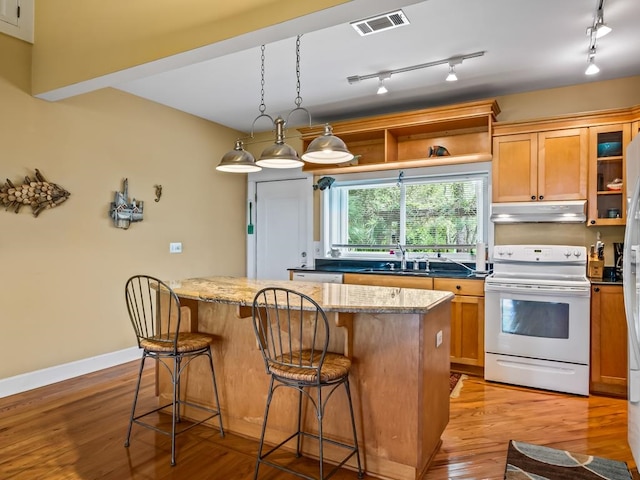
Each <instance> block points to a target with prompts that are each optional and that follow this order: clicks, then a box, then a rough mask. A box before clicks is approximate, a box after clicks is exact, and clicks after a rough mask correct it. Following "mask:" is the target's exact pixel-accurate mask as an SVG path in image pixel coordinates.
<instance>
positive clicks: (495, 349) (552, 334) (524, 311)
mask: <svg viewBox="0 0 640 480" xmlns="http://www.w3.org/2000/svg"><path fill="white" fill-rule="evenodd" d="M590 294H591V290H590V288H589V286H588V285H585V286H546V285H531V284H526V283H522V284H519V283H500V282H498V281H493V282H490V281H487V283H486V284H485V350H486V352H487V353H493V354H501V355H513V356H518V357H526V358H533V359H540V360H550V361H557V362H568V363H576V364H582V365H588V364H589V337H590V332H589V331H590V300H589V298H590Z"/></svg>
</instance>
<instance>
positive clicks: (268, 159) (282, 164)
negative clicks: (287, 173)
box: [256, 117, 304, 168]
mask: <svg viewBox="0 0 640 480" xmlns="http://www.w3.org/2000/svg"><path fill="white" fill-rule="evenodd" d="M273 123H274V124H275V126H276V141H275V143H274V144H273V145H271V146H269V147H267V148H265V149H264V151H263V152H262V155H260V159H258V161H257V162H256V164H257V165H259V166H261V167H267V168H296V167H301V166H302V165H304V162H302V161H301V160H300V158H299V157H298V152H296V151H295V149H294V148H293V147H291V146H290V145H287V144H286V143H284V119H283V118H282V117H277V118H276V119H275V121H274V122H273Z"/></svg>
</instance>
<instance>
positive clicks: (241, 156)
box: [216, 140, 262, 173]
mask: <svg viewBox="0 0 640 480" xmlns="http://www.w3.org/2000/svg"><path fill="white" fill-rule="evenodd" d="M216 170H219V171H221V172H231V173H250V172H259V171H260V170H262V168H261V167H259V166H258V165H256V160H255V158H253V155H251V154H250V153H249V152H247V151H246V150H245V149H244V146H243V143H242V140H236V146H235V148H234V149H233V150H231V151H230V152H227V153H225V154H224V156H223V157H222V160H220V163H219V164H218V166H217V167H216Z"/></svg>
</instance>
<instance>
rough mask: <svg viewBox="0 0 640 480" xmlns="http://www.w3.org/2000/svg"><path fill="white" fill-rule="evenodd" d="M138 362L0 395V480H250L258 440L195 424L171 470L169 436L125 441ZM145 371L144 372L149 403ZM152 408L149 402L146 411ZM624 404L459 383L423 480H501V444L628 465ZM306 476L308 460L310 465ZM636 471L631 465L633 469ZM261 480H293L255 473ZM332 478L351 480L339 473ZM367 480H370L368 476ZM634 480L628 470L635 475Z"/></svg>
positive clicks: (137, 431) (142, 432)
mask: <svg viewBox="0 0 640 480" xmlns="http://www.w3.org/2000/svg"><path fill="white" fill-rule="evenodd" d="M137 366H138V363H137V362H131V363H128V364H125V365H121V366H118V367H114V368H110V369H107V370H103V371H101V372H97V373H93V374H90V375H86V376H83V377H79V378H76V379H72V380H69V381H65V382H61V383H58V384H55V385H51V386H47V387H43V388H40V389H36V390H32V391H30V392H26V393H23V394H19V395H14V396H11V397H6V398H3V399H0V478H1V479H3V480H4V479H17V480H38V479H46V480H62V479H112V480H123V479H140V480H147V479H148V480H160V479H176V480H177V479H190V480H199V479H220V480H248V479H251V478H253V467H254V459H255V452H256V450H257V443H256V442H254V441H249V440H246V439H244V438H240V437H238V436H234V435H229V434H228V435H226V436H225V438H224V439H221V438H220V436H219V434H218V433H217V431H216V430H214V429H209V428H207V427H196V428H194V429H193V430H191V431H190V432H188V433H185V434H184V435H182V436H179V437H178V444H177V450H178V453H177V462H178V464H177V465H176V466H175V467H171V466H170V465H169V450H170V443H169V439H168V437H165V436H163V435H159V434H156V433H154V432H152V431H150V430H147V429H142V428H136V427H135V426H134V431H133V434H132V440H131V446H130V447H129V448H124V446H123V442H124V437H125V434H126V427H127V422H128V417H129V409H130V406H131V401H132V394H133V392H132V389H133V384H134V379H135V375H136V373H137ZM152 375H153V373H152V370H150V369H149V370H148V371H147V373H146V374H145V377H146V378H145V380H148V381H147V382H146V383H147V385H148V386H147V387H145V390H144V391H143V392H142V393H141V395H143V396H144V397H147V398H148V397H150V395H151V394H152V392H153V387H152V386H151V380H152ZM152 404H153V403H148V405H152ZM626 419H627V416H626V402H625V401H624V400H619V399H611V398H605V397H594V396H592V397H589V398H583V397H576V396H569V395H562V394H557V393H551V392H541V391H536V390H529V389H525V388H518V387H509V386H501V385H496V384H490V383H487V382H485V381H483V380H482V379H480V378H476V377H470V378H468V379H466V380H465V381H464V386H463V388H462V392H461V394H460V396H459V397H458V398H454V399H452V400H451V418H450V422H449V426H448V427H447V429H446V431H445V434H444V436H443V444H442V447H441V449H440V451H439V453H438V454H437V455H436V457H435V459H434V462H433V464H432V466H431V468H430V470H429V471H428V473H427V475H426V477H425V478H426V479H427V480H446V479H449V478H450V479H499V478H502V476H503V472H504V466H505V460H506V450H507V444H508V441H509V440H511V439H513V440H520V441H524V442H529V443H537V444H541V445H547V446H550V447H554V448H560V449H565V450H569V451H572V452H577V453H586V454H591V455H597V456H603V457H607V458H611V459H616V460H621V461H626V462H627V463H628V464H629V466H630V467H634V466H635V464H634V463H633V460H632V457H631V452H630V450H629V448H628V446H627V442H626ZM307 467H308V468H309V471H310V472H311V471H313V468H314V462H312V461H309V462H307ZM633 470H635V468H633ZM260 472H261V475H260V478H261V479H270V480H275V479H283V480H284V479H288V478H295V477H291V476H289V475H287V474H284V473H281V472H279V471H273V470H270V469H268V468H265V467H261V470H260ZM333 478H336V479H339V480H345V479H356V478H357V475H356V474H355V473H354V472H351V471H346V470H341V471H340V472H339V473H338V474H336V475H335V476H334V477H333ZM365 478H371V477H365ZM639 478H640V476H638V475H637V471H636V472H635V476H634V479H639Z"/></svg>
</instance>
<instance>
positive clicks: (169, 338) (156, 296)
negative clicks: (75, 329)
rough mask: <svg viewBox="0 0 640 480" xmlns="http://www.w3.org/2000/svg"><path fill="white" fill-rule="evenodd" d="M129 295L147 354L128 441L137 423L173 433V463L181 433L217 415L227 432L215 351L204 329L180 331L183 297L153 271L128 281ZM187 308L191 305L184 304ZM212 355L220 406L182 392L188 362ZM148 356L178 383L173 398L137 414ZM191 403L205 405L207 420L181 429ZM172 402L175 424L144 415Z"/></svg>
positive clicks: (135, 325) (134, 322)
mask: <svg viewBox="0 0 640 480" xmlns="http://www.w3.org/2000/svg"><path fill="white" fill-rule="evenodd" d="M125 298H126V302H127V310H128V311H129V317H130V319H131V324H132V325H133V329H134V330H135V333H136V339H137V341H138V346H139V347H140V348H142V359H141V361H140V370H139V373H138V381H137V384H136V390H135V396H134V399H133V406H132V407H131V417H130V419H129V429H128V431H127V439H126V440H125V442H124V446H125V447H128V446H129V440H130V438H131V428H132V427H133V424H134V423H136V424H138V425H141V426H143V427H146V428H150V429H151V430H155V431H156V432H158V433H162V434H164V435H169V436H170V437H171V465H175V464H176V435H178V434H180V433H184V432H186V431H187V430H190V429H191V428H193V427H195V426H196V425H200V424H201V423H204V422H206V421H208V420H211V419H212V418H214V417H218V422H219V425H220V436H222V437H224V429H223V427H222V416H221V414H220V402H219V400H218V388H217V385H216V374H215V370H214V368H213V357H212V355H211V337H210V336H208V335H203V334H199V333H190V332H181V331H180V321H181V319H182V310H181V307H180V300H179V299H178V296H177V295H176V294H175V292H174V291H173V290H171V288H169V286H168V285H166V284H165V283H164V282H162V281H161V280H158V279H157V278H154V277H150V276H148V275H135V276H133V277H131V278H130V279H129V280H127V283H126V286H125ZM183 308H186V307H183ZM198 357H205V358H208V362H207V363H208V364H209V367H210V368H211V380H212V382H213V396H214V400H215V408H210V407H207V406H204V405H198V404H196V403H193V402H190V401H187V400H183V399H182V398H181V394H180V376H181V375H182V373H183V372H184V371H185V369H186V368H187V366H188V365H189V364H190V363H191V362H192V361H193V360H195V359H196V358H198ZM147 358H151V359H153V360H156V361H157V362H158V363H157V364H158V365H162V366H163V367H165V369H166V370H167V372H169V377H170V380H171V384H172V387H173V393H172V398H171V402H170V403H167V404H165V405H162V406H159V407H157V408H154V409H153V410H150V411H147V412H144V413H140V414H136V404H137V403H138V394H139V392H140V382H141V379H142V371H143V369H144V364H145V361H146V359H147ZM182 406H189V407H192V408H195V409H198V410H202V411H204V412H206V413H208V415H206V418H204V419H202V420H198V421H196V422H190V423H189V424H188V425H187V426H185V427H184V428H182V429H181V430H176V424H177V423H180V421H181V419H180V408H181V407H182ZM167 407H171V429H163V428H161V427H159V426H158V425H157V424H153V423H149V422H148V421H144V420H143V419H144V418H145V417H147V416H148V415H151V414H152V413H154V412H158V411H160V410H163V409H165V408H167Z"/></svg>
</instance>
